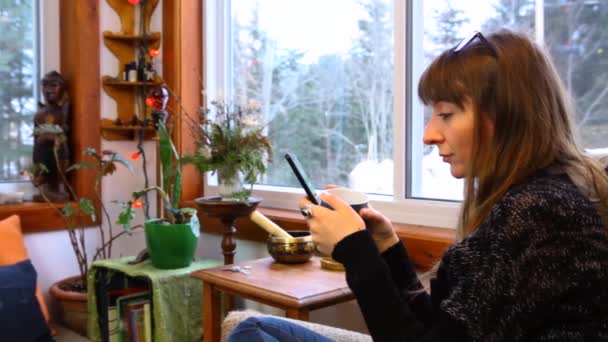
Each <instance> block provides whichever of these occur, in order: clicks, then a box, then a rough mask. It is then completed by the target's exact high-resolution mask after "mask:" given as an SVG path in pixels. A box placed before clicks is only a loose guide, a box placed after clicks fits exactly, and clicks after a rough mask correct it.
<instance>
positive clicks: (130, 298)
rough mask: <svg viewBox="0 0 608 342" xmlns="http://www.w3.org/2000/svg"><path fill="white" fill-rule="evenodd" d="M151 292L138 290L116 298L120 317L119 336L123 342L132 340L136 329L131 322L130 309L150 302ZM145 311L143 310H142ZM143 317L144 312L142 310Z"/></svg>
mask: <svg viewBox="0 0 608 342" xmlns="http://www.w3.org/2000/svg"><path fill="white" fill-rule="evenodd" d="M149 295H150V292H148V291H145V292H138V293H133V294H127V295H123V296H120V297H118V298H117V299H116V308H117V311H118V318H119V331H120V333H119V336H120V341H121V342H131V341H132V336H133V333H134V329H133V328H132V324H131V322H130V319H131V317H130V314H131V313H130V311H133V310H134V309H137V308H138V307H142V308H143V305H144V304H145V303H149V302H150V299H149ZM142 311H143V310H142ZM142 317H143V312H142Z"/></svg>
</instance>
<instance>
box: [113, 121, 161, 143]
mask: <svg viewBox="0 0 608 342" xmlns="http://www.w3.org/2000/svg"><path fill="white" fill-rule="evenodd" d="M141 131H143V132H144V140H152V139H154V138H155V137H156V129H154V127H152V126H131V125H123V126H117V125H116V124H115V123H114V121H112V120H109V119H102V120H101V136H102V137H103V138H104V139H106V140H133V139H135V138H136V137H137V133H138V132H141Z"/></svg>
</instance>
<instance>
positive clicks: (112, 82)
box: [102, 76, 162, 87]
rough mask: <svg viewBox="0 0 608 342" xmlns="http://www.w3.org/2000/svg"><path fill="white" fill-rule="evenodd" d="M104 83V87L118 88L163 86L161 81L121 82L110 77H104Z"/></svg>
mask: <svg viewBox="0 0 608 342" xmlns="http://www.w3.org/2000/svg"><path fill="white" fill-rule="evenodd" d="M102 83H103V85H104V86H117V87H144V86H149V87H154V86H159V85H161V84H162V82H160V81H152V82H130V81H123V80H119V79H116V78H113V77H110V76H104V77H103V80H102Z"/></svg>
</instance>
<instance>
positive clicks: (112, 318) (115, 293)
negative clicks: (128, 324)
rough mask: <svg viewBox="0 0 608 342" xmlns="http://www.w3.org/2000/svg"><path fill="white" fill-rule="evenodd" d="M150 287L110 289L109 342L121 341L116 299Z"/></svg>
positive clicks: (141, 291)
mask: <svg viewBox="0 0 608 342" xmlns="http://www.w3.org/2000/svg"><path fill="white" fill-rule="evenodd" d="M147 291H148V289H147V288H145V287H128V288H123V289H116V290H110V291H108V292H107V297H108V307H107V313H108V317H107V318H108V324H107V329H108V341H109V342H120V340H121V338H120V315H119V313H118V307H117V306H116V301H117V299H118V298H119V297H121V296H124V295H128V294H135V293H143V292H147Z"/></svg>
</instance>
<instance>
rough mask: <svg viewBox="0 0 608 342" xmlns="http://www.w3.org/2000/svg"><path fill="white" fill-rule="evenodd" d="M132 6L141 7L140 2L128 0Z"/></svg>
mask: <svg viewBox="0 0 608 342" xmlns="http://www.w3.org/2000/svg"><path fill="white" fill-rule="evenodd" d="M127 1H128V2H129V3H130V4H131V5H139V1H140V0H127Z"/></svg>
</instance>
